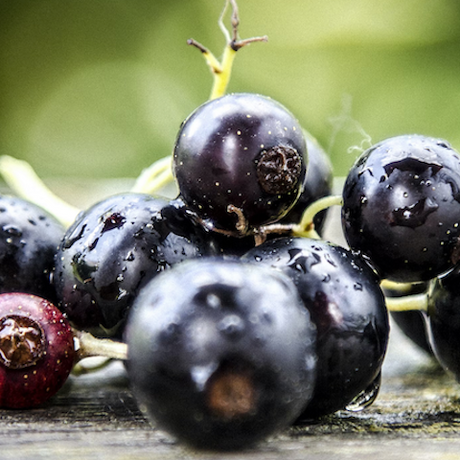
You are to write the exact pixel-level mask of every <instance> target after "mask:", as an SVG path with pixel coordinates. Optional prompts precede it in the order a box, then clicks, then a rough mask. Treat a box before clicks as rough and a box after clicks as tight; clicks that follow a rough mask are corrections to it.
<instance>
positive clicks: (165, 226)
mask: <svg viewBox="0 0 460 460" xmlns="http://www.w3.org/2000/svg"><path fill="white" fill-rule="evenodd" d="M205 236H206V235H205V233H204V231H203V230H202V228H201V227H197V226H196V225H194V224H193V223H192V222H191V221H189V220H188V219H187V216H186V214H184V213H183V212H182V209H181V208H180V207H179V206H176V203H175V202H171V203H169V202H167V201H165V200H164V199H160V198H155V197H152V196H150V195H144V194H134V193H127V194H121V195H116V196H112V197H109V198H107V199H105V200H102V201H101V202H99V203H97V204H95V205H94V206H92V207H91V208H90V209H88V210H86V211H85V212H83V213H81V214H80V216H79V217H78V218H77V220H76V221H75V223H74V224H73V225H72V226H71V227H70V228H69V229H68V230H67V232H66V234H65V236H64V238H63V240H62V243H61V245H60V247H59V250H58V252H57V254H56V267H55V272H54V282H55V285H56V291H57V294H58V298H59V301H60V302H59V307H60V308H61V309H62V311H63V312H65V314H66V315H67V317H68V318H69V320H70V321H71V322H72V323H73V324H74V325H75V326H76V327H77V328H79V329H84V330H88V331H91V332H92V333H93V334H95V335H98V336H114V335H119V331H120V330H122V328H123V325H124V323H125V320H126V316H127V314H128V310H129V308H130V307H131V304H132V302H133V300H134V298H135V297H136V295H137V293H138V292H139V290H140V288H141V287H142V286H143V285H144V284H146V283H147V282H148V281H149V280H150V279H151V278H152V277H153V276H156V275H157V274H158V273H160V272H162V271H163V270H166V269H168V268H170V267H171V266H172V265H174V264H175V263H178V262H180V261H182V260H185V259H187V258H192V257H199V256H202V255H204V254H208V248H209V244H208V242H207V241H206V238H205Z"/></svg>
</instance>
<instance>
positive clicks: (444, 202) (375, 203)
mask: <svg viewBox="0 0 460 460" xmlns="http://www.w3.org/2000/svg"><path fill="white" fill-rule="evenodd" d="M343 202H344V203H343V209H342V222H343V229H344V234H345V237H346V240H347V242H348V244H349V245H350V247H351V248H352V249H354V250H357V251H360V252H361V253H362V254H363V255H364V256H366V257H368V258H369V260H370V263H371V264H372V266H373V267H374V268H375V269H376V270H377V271H378V273H379V274H380V276H382V277H383V278H388V279H390V280H393V281H399V282H418V281H424V280H429V279H431V278H434V277H436V276H437V275H439V274H441V273H443V272H445V271H448V270H450V269H451V268H452V267H453V266H454V265H455V264H456V263H457V262H458V261H459V258H460V245H459V243H458V242H459V236H460V156H459V155H458V153H457V152H456V151H455V150H454V149H453V148H452V147H451V146H450V145H449V144H448V143H447V142H446V141H444V140H441V139H434V138H431V137H425V136H421V135H405V136H397V137H393V138H390V139H387V140H384V141H382V142H380V143H378V144H376V145H374V146H373V147H371V148H370V149H368V150H367V151H365V152H364V153H363V154H362V155H361V156H360V158H358V160H357V161H356V163H355V164H354V165H353V167H352V168H351V170H350V172H349V174H348V176H347V179H346V182H345V186H344V188H343Z"/></svg>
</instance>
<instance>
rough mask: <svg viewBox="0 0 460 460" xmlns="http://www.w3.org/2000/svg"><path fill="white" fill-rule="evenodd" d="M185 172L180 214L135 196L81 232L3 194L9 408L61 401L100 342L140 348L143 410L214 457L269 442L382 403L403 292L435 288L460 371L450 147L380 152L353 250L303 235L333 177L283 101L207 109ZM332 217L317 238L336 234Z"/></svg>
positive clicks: (135, 379)
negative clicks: (85, 352)
mask: <svg viewBox="0 0 460 460" xmlns="http://www.w3.org/2000/svg"><path fill="white" fill-rule="evenodd" d="M173 167H174V173H175V177H176V180H177V186H178V190H179V194H178V197H176V198H175V199H166V198H162V197H159V196H152V195H150V194H144V193H123V194H119V195H116V196H112V197H109V198H107V199H104V200H103V201H101V202H99V203H97V204H95V205H94V206H92V207H91V208H90V209H88V210H85V211H83V212H81V213H80V214H79V215H78V217H77V218H76V220H75V222H74V223H73V224H72V225H71V226H70V227H69V228H68V229H64V228H62V227H61V225H60V224H59V223H58V222H57V221H55V220H54V219H53V218H52V217H51V216H49V215H47V214H46V213H45V212H44V211H42V210H41V209H39V208H37V207H36V206H34V205H31V204H30V203H27V202H25V201H24V200H21V199H19V198H11V197H8V196H2V197H1V198H0V228H1V238H0V261H1V263H0V291H1V292H3V293H4V294H2V295H0V405H1V406H2V407H27V406H34V405H37V404H40V403H42V402H43V401H44V400H46V399H47V398H49V397H50V396H52V395H53V394H55V392H56V391H57V390H58V389H59V388H60V386H61V385H62V384H63V382H64V381H65V379H66V378H67V376H68V375H69V373H70V371H71V369H72V367H73V364H74V362H75V360H76V359H77V358H78V353H77V351H76V350H75V347H74V331H75V330H83V331H88V332H91V333H92V334H93V335H95V336H96V337H101V338H107V337H109V338H111V339H112V340H115V341H124V342H126V343H127V346H128V355H127V358H128V359H127V362H126V369H127V372H128V375H129V378H130V380H131V382H132V387H133V391H134V394H135V396H136V397H137V398H138V400H139V404H140V406H141V407H143V408H146V411H147V414H148V416H149V417H151V418H152V420H154V421H155V423H157V424H158V426H159V427H161V428H164V429H166V430H167V431H169V432H170V433H172V434H173V435H174V436H176V437H177V438H178V439H180V440H182V441H184V442H185V443H187V444H190V445H192V446H195V447H199V448H212V449H226V450H228V449H229V450H231V449H238V448H244V447H246V446H250V445H252V444H254V443H256V442H257V441H259V440H261V439H264V438H266V437H267V436H269V435H271V434H273V433H276V432H277V431H279V430H281V429H284V428H286V427H288V426H290V425H292V424H293V423H305V422H307V421H309V420H312V419H316V418H318V417H321V416H323V415H327V414H331V413H333V412H335V411H337V410H341V409H345V408H348V409H351V410H353V409H359V408H363V407H366V406H367V405H369V404H371V403H372V402H373V400H374V399H375V397H376V395H377V393H378V390H379V386H380V375H381V366H382V363H383V360H384V356H385V352H386V348H387V343H388V336H389V321H388V313H387V307H386V304H385V296H384V294H383V291H382V288H381V281H382V280H383V279H388V280H391V281H394V282H396V283H405V284H404V286H407V285H408V284H409V285H410V286H412V285H415V284H417V285H418V284H419V283H424V284H423V286H424V289H425V284H427V283H429V284H430V289H429V293H427V295H426V299H427V300H426V304H427V305H429V307H428V313H429V314H428V315H427V318H428V320H427V321H428V324H429V326H430V331H431V338H430V341H431V344H432V345H433V348H434V349H435V352H436V355H437V356H439V358H440V360H441V362H442V363H443V364H444V365H445V366H446V368H448V369H451V370H452V371H454V372H456V373H457V375H459V374H460V370H459V369H460V357H459V356H458V354H459V353H460V352H459V351H458V350H460V347H458V346H456V345H457V342H458V341H459V340H460V339H459V337H460V334H458V329H459V328H460V322H459V321H458V319H457V318H458V317H459V316H460V314H459V313H457V310H460V306H459V307H457V304H458V303H460V300H459V298H458V294H457V292H458V291H459V290H460V287H459V286H460V283H458V282H457V276H458V275H457V274H456V268H455V267H456V265H457V262H458V261H459V259H460V247H459V243H458V241H459V233H460V227H459V221H460V157H459V156H458V154H457V153H456V152H455V151H454V150H453V149H452V148H451V147H450V146H449V145H448V144H447V143H445V142H444V141H440V140H437V139H432V138H426V137H422V136H416V135H414V136H400V137H395V138H392V139H389V140H386V141H384V142H381V143H379V144H377V145H375V146H373V147H372V148H370V149H368V150H367V151H366V152H364V153H363V154H362V155H361V156H360V158H359V159H358V160H357V162H356V163H355V165H354V166H353V167H352V168H351V170H350V173H349V175H348V177H347V178H346V182H345V185H344V188H343V196H342V200H343V207H342V222H343V230H344V235H345V237H346V240H347V242H348V244H349V246H350V248H344V247H341V246H339V245H337V244H334V243H331V242H328V241H325V240H323V239H320V238H308V237H304V236H299V234H301V233H302V229H300V230H299V228H298V222H299V221H301V220H302V214H303V212H304V210H305V208H307V207H308V206H309V205H310V204H311V203H315V202H317V200H318V199H320V198H322V197H324V196H327V195H330V193H331V180H332V170H331V166H330V163H329V160H328V158H327V155H326V154H325V152H324V151H323V150H322V149H321V147H320V146H319V145H318V144H317V143H316V141H315V140H314V139H313V138H311V136H310V135H309V134H308V133H305V132H304V130H303V129H302V128H301V126H300V125H299V123H298V121H297V120H296V119H295V117H294V116H293V115H292V114H291V113H290V112H289V111H288V110H287V109H286V108H284V107H283V106H281V105H280V104H279V103H277V102H275V101H273V100H272V99H270V98H267V97H264V96H260V95H256V94H247V93H240V94H229V95H226V96H223V97H220V98H217V99H214V100H211V101H208V102H207V103H205V104H203V105H202V106H200V107H199V108H198V109H197V110H196V111H195V112H193V113H192V114H191V115H190V116H189V117H188V118H187V119H186V120H185V122H184V123H183V124H182V126H181V128H180V130H179V133H178V136H177V140H176V143H175V147H174V155H173ZM324 216H325V215H324V213H323V212H322V213H319V214H317V215H316V217H315V219H314V220H313V221H312V222H310V223H309V224H310V225H309V226H310V227H312V226H313V224H314V227H315V230H316V232H317V233H318V234H321V230H322V226H323V223H324ZM304 230H305V229H304ZM304 233H305V232H304ZM313 233H314V232H313ZM398 286H399V284H398ZM401 286H402V284H401ZM54 305H57V306H58V308H59V309H58V308H56V307H54ZM70 324H71V325H72V327H73V328H74V329H72V328H71V327H70Z"/></svg>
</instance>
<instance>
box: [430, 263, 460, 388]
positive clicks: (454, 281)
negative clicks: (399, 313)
mask: <svg viewBox="0 0 460 460" xmlns="http://www.w3.org/2000/svg"><path fill="white" fill-rule="evenodd" d="M427 324H428V337H429V342H430V346H431V348H432V350H433V353H434V355H435V357H436V358H437V360H438V361H439V363H440V364H441V365H442V367H443V368H444V369H445V370H447V371H448V372H450V373H451V374H453V375H454V376H455V378H456V379H457V381H459V382H460V275H459V273H458V271H455V272H453V273H451V274H449V275H447V276H445V277H443V278H441V279H437V280H436V281H434V282H433V287H432V288H431V289H430V290H429V298H428V322H427Z"/></svg>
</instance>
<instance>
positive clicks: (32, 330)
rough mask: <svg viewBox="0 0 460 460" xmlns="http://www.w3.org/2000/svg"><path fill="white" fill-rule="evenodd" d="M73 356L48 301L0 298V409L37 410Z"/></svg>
mask: <svg viewBox="0 0 460 460" xmlns="http://www.w3.org/2000/svg"><path fill="white" fill-rule="evenodd" d="M74 358H75V349H74V340H73V334H72V330H71V328H70V325H69V323H68V321H67V320H66V318H65V317H64V316H63V314H62V313H61V312H60V311H59V310H58V309H57V307H55V306H54V305H53V304H52V303H50V302H49V301H47V300H45V299H43V298H41V297H38V296H35V295H30V294H23V293H5V294H0V407H3V408H12V409H18V408H26V407H33V406H37V405H39V404H41V403H43V402H45V401H46V400H47V399H49V398H50V397H51V396H53V395H54V394H55V393H56V392H57V391H58V390H59V389H60V388H61V387H62V385H63V384H64V382H65V381H66V380H67V377H68V376H69V374H70V371H71V370H72V366H73V363H74Z"/></svg>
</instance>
